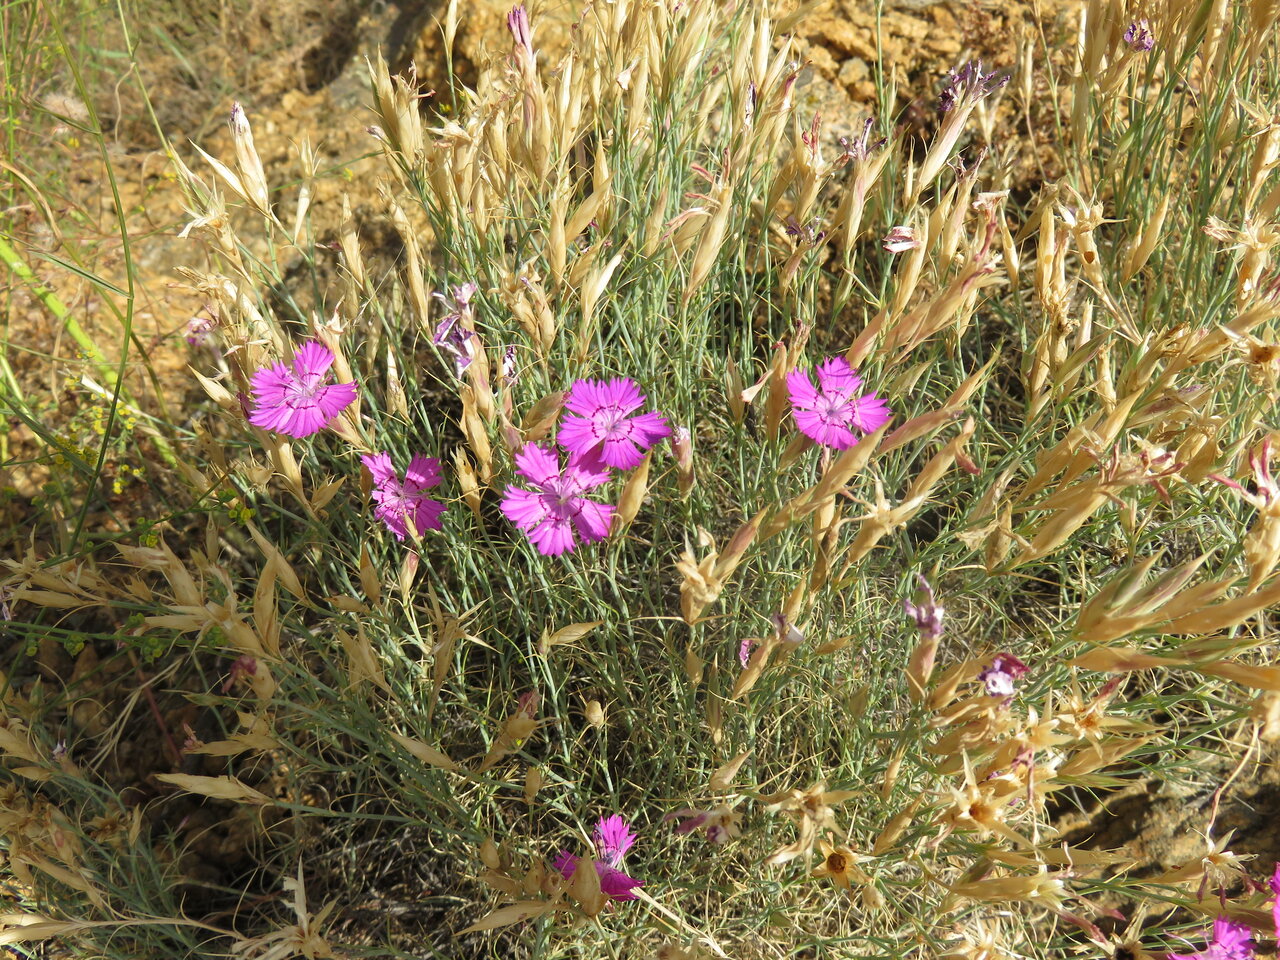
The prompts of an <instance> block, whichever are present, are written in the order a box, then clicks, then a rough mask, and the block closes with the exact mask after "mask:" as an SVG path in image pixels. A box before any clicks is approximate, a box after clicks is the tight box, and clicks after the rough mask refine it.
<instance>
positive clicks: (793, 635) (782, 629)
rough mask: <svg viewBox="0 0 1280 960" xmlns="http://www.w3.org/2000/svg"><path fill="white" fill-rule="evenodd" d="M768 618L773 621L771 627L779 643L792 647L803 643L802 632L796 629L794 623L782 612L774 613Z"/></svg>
mask: <svg viewBox="0 0 1280 960" xmlns="http://www.w3.org/2000/svg"><path fill="white" fill-rule="evenodd" d="M769 619H770V621H771V622H772V623H773V629H774V631H775V632H776V634H777V637H778V641H779V642H780V643H785V644H789V645H790V646H793V647H798V646H800V644H802V643H804V634H803V633H801V632H800V631H799V630H798V629H796V625H795V624H794V623H792V622H791V621H790V620H788V619H787V618H786V616H785V615H784V614H781V613H775V614H774V615H773V616H772V617H770V618H769Z"/></svg>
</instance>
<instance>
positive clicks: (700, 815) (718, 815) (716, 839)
mask: <svg viewBox="0 0 1280 960" xmlns="http://www.w3.org/2000/svg"><path fill="white" fill-rule="evenodd" d="M662 819H663V820H679V821H680V822H679V823H678V824H676V833H692V832H693V831H694V830H702V831H703V834H704V836H705V837H706V838H707V841H708V842H709V843H714V844H722V843H727V842H728V841H730V840H732V839H733V838H735V837H739V836H741V835H742V830H741V829H740V828H739V826H738V822H739V821H740V820H741V819H742V818H741V816H740V815H739V814H738V812H737V811H736V810H734V809H733V808H732V807H730V806H728V805H727V804H720V806H718V807H713V808H712V809H710V810H694V809H692V808H690V807H685V808H684V809H683V810H676V811H675V812H674V813H668V814H667V815H666V816H665V817H663V818H662Z"/></svg>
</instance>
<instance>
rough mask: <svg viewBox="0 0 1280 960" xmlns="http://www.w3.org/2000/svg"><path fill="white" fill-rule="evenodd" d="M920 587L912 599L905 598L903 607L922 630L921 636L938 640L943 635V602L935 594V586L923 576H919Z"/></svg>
mask: <svg viewBox="0 0 1280 960" xmlns="http://www.w3.org/2000/svg"><path fill="white" fill-rule="evenodd" d="M916 582H917V584H918V585H919V589H918V590H917V591H916V592H915V594H914V595H913V596H912V598H911V600H904V601H903V603H902V607H903V609H904V610H905V611H906V614H907V616H908V617H910V618H911V620H912V622H913V623H914V624H915V628H916V629H917V630H919V631H920V634H921V636H924V637H927V638H929V639H930V640H937V639H939V638H940V637H941V636H942V617H943V613H944V612H945V611H944V609H943V606H942V604H940V603H938V601H937V600H936V599H935V597H934V595H933V587H931V586H930V585H929V581H928V580H926V579H925V578H924V577H923V576H917V577H916Z"/></svg>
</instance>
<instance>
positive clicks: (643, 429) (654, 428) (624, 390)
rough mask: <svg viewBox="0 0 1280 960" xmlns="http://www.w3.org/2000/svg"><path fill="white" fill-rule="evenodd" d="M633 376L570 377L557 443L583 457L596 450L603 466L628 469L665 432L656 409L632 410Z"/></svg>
mask: <svg viewBox="0 0 1280 960" xmlns="http://www.w3.org/2000/svg"><path fill="white" fill-rule="evenodd" d="M644 399H645V397H644V394H643V393H641V392H640V388H639V387H637V386H636V384H635V381H634V380H629V379H627V378H626V377H615V378H614V379H612V380H609V381H607V382H606V381H604V380H575V381H574V382H573V386H572V387H571V388H570V389H569V395H568V396H567V397H566V398H565V401H564V406H565V409H566V410H568V411H569V413H570V414H578V416H566V417H565V418H564V422H563V423H562V424H561V425H560V434H559V436H558V438H557V439H558V440H559V441H560V445H561V446H563V447H564V448H565V449H566V450H568V451H570V452H571V453H575V454H577V455H578V456H579V457H582V458H583V460H585V459H586V458H587V456H588V455H591V456H596V455H598V457H599V459H600V460H601V461H603V463H604V464H605V465H606V466H609V467H616V468H618V469H619V470H630V469H631V468H632V467H636V466H639V465H640V461H641V460H643V459H644V452H645V451H646V450H648V449H649V448H650V447H651V446H653V445H654V444H655V443H657V442H658V441H659V440H661V439H662V438H663V437H668V436H670V435H671V427H670V426H668V425H667V421H666V420H665V419H664V418H663V416H662V414H660V413H644V414H639V415H635V416H632V415H631V414H632V411H634V410H637V409H638V408H639V407H640V406H641V405H642V404H643V403H644Z"/></svg>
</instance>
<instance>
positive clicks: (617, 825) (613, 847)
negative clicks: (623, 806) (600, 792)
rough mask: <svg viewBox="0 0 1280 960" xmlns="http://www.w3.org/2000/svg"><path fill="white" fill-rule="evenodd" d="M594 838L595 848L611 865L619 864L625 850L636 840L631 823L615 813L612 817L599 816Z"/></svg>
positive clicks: (624, 854)
mask: <svg viewBox="0 0 1280 960" xmlns="http://www.w3.org/2000/svg"><path fill="white" fill-rule="evenodd" d="M594 838H595V841H596V850H597V851H598V852H599V854H600V856H601V857H603V858H604V859H605V860H606V861H608V863H609V865H610V866H611V867H616V866H617V865H618V864H620V863H621V862H622V858H623V857H624V856H626V853H627V851H628V850H630V849H631V848H632V846H634V845H635V842H636V834H635V831H634V830H632V829H631V824H629V823H627V821H626V820H625V819H623V818H622V816H621V815H619V814H616V813H615V814H614V815H613V816H612V817H601V818H600V822H599V823H598V824H596V832H595V835H594Z"/></svg>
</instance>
